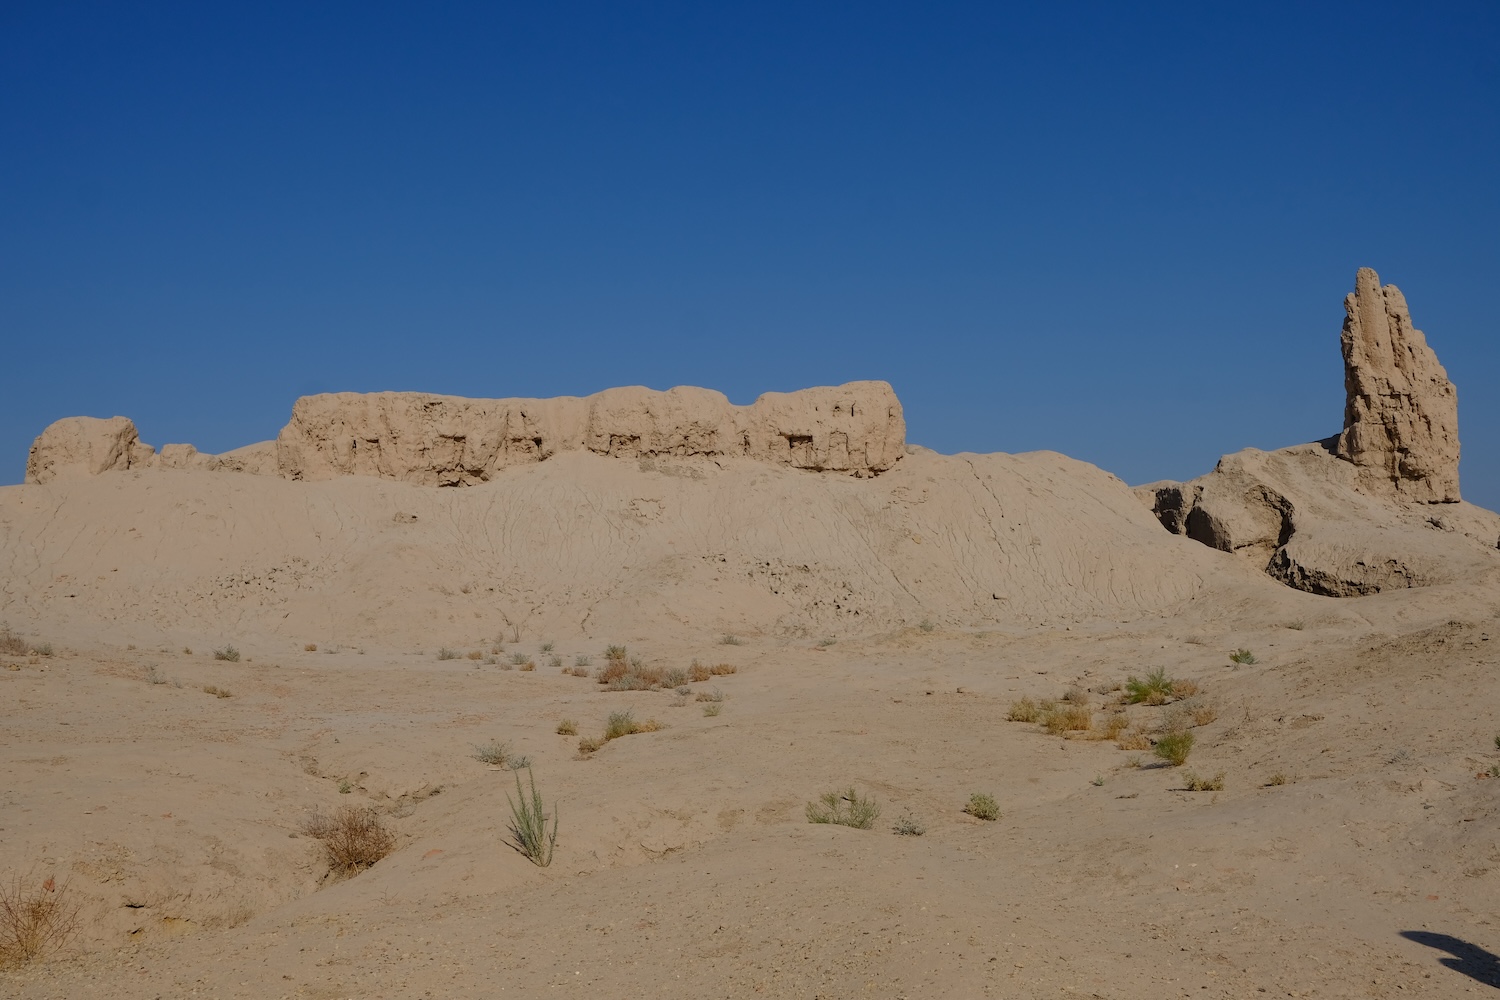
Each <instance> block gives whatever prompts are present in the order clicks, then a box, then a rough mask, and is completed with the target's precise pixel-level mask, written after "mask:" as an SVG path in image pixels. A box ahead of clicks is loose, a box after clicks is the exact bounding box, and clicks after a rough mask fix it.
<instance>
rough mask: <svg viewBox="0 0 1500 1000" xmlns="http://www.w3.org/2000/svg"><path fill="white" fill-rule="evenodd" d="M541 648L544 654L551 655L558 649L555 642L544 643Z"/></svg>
mask: <svg viewBox="0 0 1500 1000" xmlns="http://www.w3.org/2000/svg"><path fill="white" fill-rule="evenodd" d="M540 648H541V651H542V652H544V653H550V652H552V650H554V649H556V648H557V643H555V642H544V643H542V645H541V647H540Z"/></svg>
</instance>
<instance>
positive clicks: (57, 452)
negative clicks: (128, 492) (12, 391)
mask: <svg viewBox="0 0 1500 1000" xmlns="http://www.w3.org/2000/svg"><path fill="white" fill-rule="evenodd" d="M155 454H156V453H155V450H154V449H153V448H152V447H151V446H150V445H148V444H142V443H141V438H140V435H139V434H138V433H137V432H136V429H135V424H134V423H133V422H132V421H131V420H130V419H129V418H128V417H110V418H108V419H103V418H100V417H64V418H63V419H61V420H58V421H56V422H54V423H53V424H51V425H50V426H49V427H48V428H47V429H46V430H44V431H42V433H41V434H40V435H39V436H38V437H37V439H36V440H35V441H34V442H32V445H31V453H30V454H29V455H27V456H26V481H27V482H28V483H48V482H51V481H52V480H54V479H74V478H81V477H83V476H97V475H99V474H100V473H101V472H112V471H115V470H123V469H129V468H133V467H138V466H142V465H148V464H150V462H151V460H152V459H153V458H155Z"/></svg>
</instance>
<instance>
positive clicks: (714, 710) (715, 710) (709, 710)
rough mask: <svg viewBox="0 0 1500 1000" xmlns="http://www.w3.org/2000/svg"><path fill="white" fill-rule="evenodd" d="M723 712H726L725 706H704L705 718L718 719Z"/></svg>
mask: <svg viewBox="0 0 1500 1000" xmlns="http://www.w3.org/2000/svg"><path fill="white" fill-rule="evenodd" d="M722 711H724V706H723V705H719V704H708V705H704V706H703V714H704V716H705V717H707V718H710V719H712V718H716V717H717V716H718V714H719V713H720V712H722Z"/></svg>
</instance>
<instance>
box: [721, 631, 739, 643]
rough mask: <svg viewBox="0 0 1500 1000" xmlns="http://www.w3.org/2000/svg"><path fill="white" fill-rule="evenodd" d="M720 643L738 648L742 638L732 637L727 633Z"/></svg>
mask: <svg viewBox="0 0 1500 1000" xmlns="http://www.w3.org/2000/svg"><path fill="white" fill-rule="evenodd" d="M719 642H720V643H722V644H723V645H725V646H738V645H739V644H740V637H739V636H737V635H730V634H729V633H727V632H726V633H724V637H723V638H722V639H720V640H719Z"/></svg>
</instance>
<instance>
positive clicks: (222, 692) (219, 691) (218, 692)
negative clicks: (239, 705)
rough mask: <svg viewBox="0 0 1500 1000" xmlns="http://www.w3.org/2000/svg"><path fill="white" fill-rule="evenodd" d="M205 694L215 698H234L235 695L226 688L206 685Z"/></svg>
mask: <svg viewBox="0 0 1500 1000" xmlns="http://www.w3.org/2000/svg"><path fill="white" fill-rule="evenodd" d="M203 693H204V694H211V695H213V696H214V697H215V698H233V697H234V695H233V694H231V693H230V692H229V691H228V690H226V689H225V688H221V687H216V686H215V685H213V684H205V685H203Z"/></svg>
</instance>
